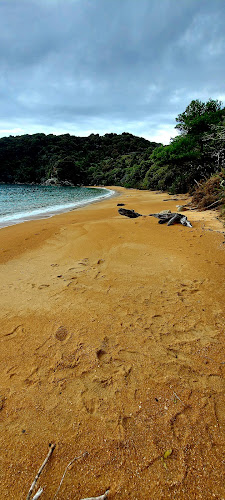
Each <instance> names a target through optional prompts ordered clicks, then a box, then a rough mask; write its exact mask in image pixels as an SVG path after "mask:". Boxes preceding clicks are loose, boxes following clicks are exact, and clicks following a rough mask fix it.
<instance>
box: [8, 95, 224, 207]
mask: <svg viewBox="0 0 225 500" xmlns="http://www.w3.org/2000/svg"><path fill="white" fill-rule="evenodd" d="M176 122H177V125H176V128H177V130H178V131H179V135H177V137H175V138H174V139H172V140H171V142H170V144H169V145H168V146H162V144H157V143H155V142H149V141H147V140H146V139H143V138H141V137H136V136H134V135H132V134H129V133H126V132H124V133H123V134H120V135H118V134H105V135H104V136H99V135H98V134H91V135H90V136H89V137H75V136H72V135H69V134H64V135H59V136H55V135H52V134H50V135H45V134H34V135H22V136H19V137H12V136H10V137H7V138H6V137H3V138H2V139H0V182H4V183H18V182H20V183H38V184H39V183H44V182H46V181H47V182H50V183H54V182H55V183H58V184H67V183H72V184H74V185H81V184H82V185H104V186H107V185H121V186H125V187H131V188H138V189H153V190H154V189H161V190H169V191H170V192H171V193H176V192H178V193H179V192H180V193H181V192H183V193H184V192H187V191H189V192H191V191H193V187H194V186H195V187H196V186H199V185H200V184H199V183H202V181H203V180H207V179H208V178H210V176H211V175H214V176H215V175H217V174H219V177H218V179H217V180H216V183H218V185H219V190H220V192H221V193H222V194H221V196H222V198H221V199H223V197H224V196H225V108H223V107H222V103H221V102H220V101H217V100H212V99H209V101H208V102H206V103H204V102H201V101H200V100H198V99H197V100H193V101H191V103H190V104H189V106H187V108H186V110H185V111H184V112H183V113H180V114H179V115H178V117H177V118H176ZM210 185H211V184H210ZM213 185H214V183H213ZM216 185H217V184H216ZM207 189H208V187H207ZM216 189H217V188H216Z"/></svg>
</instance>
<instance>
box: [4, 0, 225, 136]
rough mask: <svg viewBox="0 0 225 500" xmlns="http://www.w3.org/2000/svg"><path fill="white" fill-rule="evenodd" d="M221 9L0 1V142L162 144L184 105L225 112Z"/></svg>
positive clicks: (139, 2)
mask: <svg viewBox="0 0 225 500" xmlns="http://www.w3.org/2000/svg"><path fill="white" fill-rule="evenodd" d="M224 27H225V0H0V100H1V103H0V136H5V135H9V134H11V135H18V134H19V135H21V134H24V133H28V134H32V133H36V132H44V133H56V134H58V133H70V134H75V135H80V136H82V135H89V134H91V133H99V134H101V135H102V134H105V133H106V132H116V133H121V132H124V131H125V132H131V133H132V134H135V135H139V136H143V137H146V138H148V139H150V140H154V141H160V142H163V143H168V142H169V140H170V137H173V136H175V135H177V131H175V130H174V126H175V124H176V123H175V117H176V116H177V115H178V113H181V112H183V111H184V110H185V108H186V106H187V105H188V104H189V103H190V101H191V100H192V99H200V100H202V101H204V102H205V101H206V100H208V99H209V98H210V97H211V98H212V99H220V100H222V101H223V105H225V28H224Z"/></svg>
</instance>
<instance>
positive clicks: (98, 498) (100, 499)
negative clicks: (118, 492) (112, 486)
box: [81, 490, 109, 500]
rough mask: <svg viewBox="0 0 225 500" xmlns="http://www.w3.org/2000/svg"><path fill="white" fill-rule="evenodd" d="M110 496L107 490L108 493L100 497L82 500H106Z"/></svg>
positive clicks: (83, 499)
mask: <svg viewBox="0 0 225 500" xmlns="http://www.w3.org/2000/svg"><path fill="white" fill-rule="evenodd" d="M108 494H109V490H106V492H105V493H104V494H103V495H100V497H89V498H82V499H81V500H105V499H106V498H107V496H108Z"/></svg>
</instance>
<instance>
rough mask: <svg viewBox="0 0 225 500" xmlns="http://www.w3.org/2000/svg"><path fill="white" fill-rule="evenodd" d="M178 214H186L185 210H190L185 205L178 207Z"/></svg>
mask: <svg viewBox="0 0 225 500" xmlns="http://www.w3.org/2000/svg"><path fill="white" fill-rule="evenodd" d="M176 207H177V210H178V212H184V211H185V210H188V209H187V207H185V205H176Z"/></svg>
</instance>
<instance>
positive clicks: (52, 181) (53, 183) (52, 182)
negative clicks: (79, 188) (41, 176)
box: [44, 177, 59, 186]
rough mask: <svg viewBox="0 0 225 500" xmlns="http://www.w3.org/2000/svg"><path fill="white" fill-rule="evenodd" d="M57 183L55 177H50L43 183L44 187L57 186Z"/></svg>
mask: <svg viewBox="0 0 225 500" xmlns="http://www.w3.org/2000/svg"><path fill="white" fill-rule="evenodd" d="M58 183H59V181H58V179H57V177H50V179H47V181H45V182H44V185H45V186H57V185H58Z"/></svg>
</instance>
